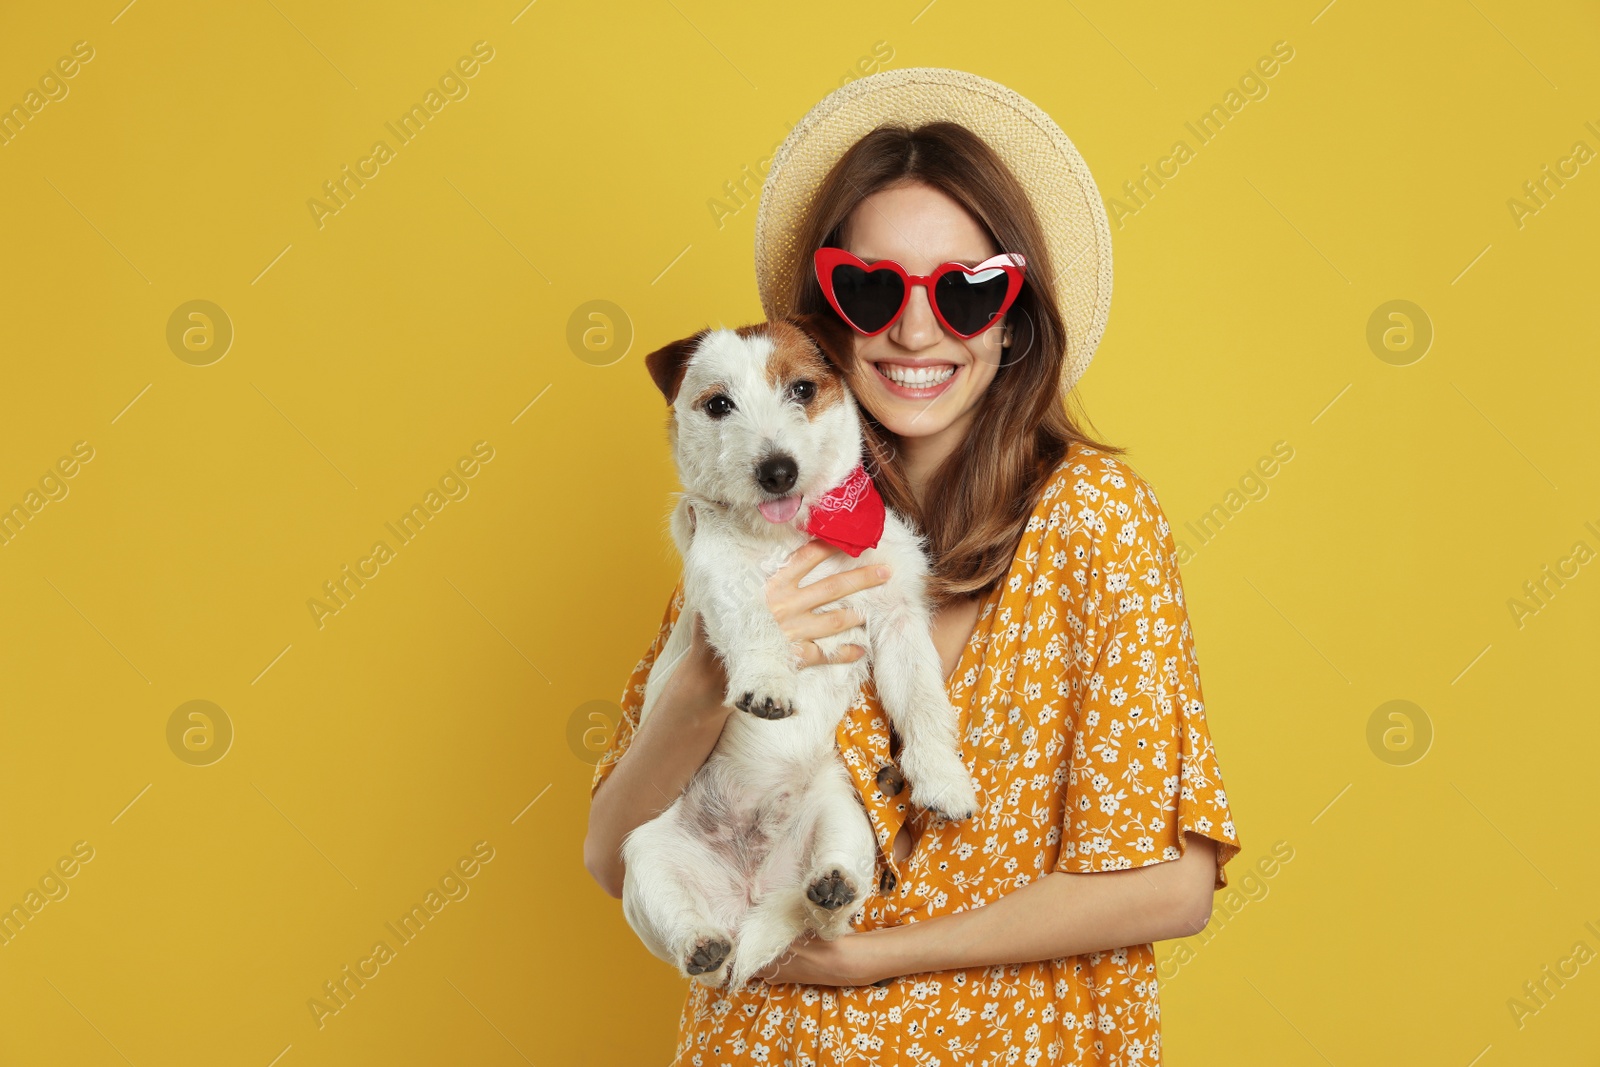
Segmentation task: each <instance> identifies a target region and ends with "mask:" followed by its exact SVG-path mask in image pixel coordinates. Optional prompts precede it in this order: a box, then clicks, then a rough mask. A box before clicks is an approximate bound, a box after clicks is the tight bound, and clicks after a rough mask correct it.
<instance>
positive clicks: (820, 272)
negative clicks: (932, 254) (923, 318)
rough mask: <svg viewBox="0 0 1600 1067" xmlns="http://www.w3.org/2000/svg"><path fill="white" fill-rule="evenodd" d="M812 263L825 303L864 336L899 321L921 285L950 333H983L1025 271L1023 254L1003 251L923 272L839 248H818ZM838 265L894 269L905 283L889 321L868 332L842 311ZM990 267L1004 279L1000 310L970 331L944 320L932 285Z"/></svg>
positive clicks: (1011, 299) (966, 336)
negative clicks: (948, 276) (949, 276)
mask: <svg viewBox="0 0 1600 1067" xmlns="http://www.w3.org/2000/svg"><path fill="white" fill-rule="evenodd" d="M812 264H813V266H814V268H815V270H816V275H817V284H818V285H820V286H821V287H822V295H823V296H825V297H827V299H828V303H829V304H830V305H831V306H832V307H833V310H834V311H836V312H837V313H838V315H839V317H840V318H841V319H843V320H844V321H845V323H846V324H847V325H848V326H849V327H850V328H851V329H852V330H854V331H855V332H856V333H859V334H861V335H862V336H863V337H876V336H878V334H880V333H882V332H883V331H884V330H887V329H888V328H889V327H891V326H893V325H894V324H895V323H897V322H899V321H900V316H901V315H904V314H905V311H906V305H907V304H909V303H911V289H912V287H913V286H917V285H920V286H922V287H923V288H924V289H926V290H927V291H928V306H929V307H931V308H933V316H934V318H936V319H938V320H939V325H941V326H943V327H944V328H945V329H946V330H948V331H949V332H950V333H953V334H955V335H956V336H957V337H959V338H961V339H962V340H965V341H970V340H971V339H972V338H974V337H976V336H978V335H979V334H980V333H983V332H984V331H985V330H992V329H993V328H994V325H995V323H997V322H999V321H1000V320H1001V319H1003V318H1005V314H1006V312H1007V311H1010V310H1011V305H1012V304H1013V303H1015V302H1016V299H1017V294H1018V293H1020V292H1022V282H1023V279H1024V274H1025V272H1026V270H1027V262H1026V260H1024V259H1023V258H1022V254H1021V253H1020V252H1002V253H1000V254H999V255H998V256H995V257H993V258H991V259H986V260H984V261H983V262H982V263H979V264H978V265H977V266H976V267H969V266H967V265H966V264H965V263H941V264H939V265H938V266H937V267H935V268H934V270H933V273H932V274H925V275H918V274H910V273H908V272H907V271H906V269H905V268H904V267H902V266H901V265H900V264H898V263H896V262H895V261H894V260H892V259H880V260H878V261H877V262H876V263H867V262H866V261H864V260H862V259H860V258H858V257H856V256H853V255H851V254H850V253H849V252H846V251H845V250H844V249H842V248H819V249H817V251H816V253H815V254H814V255H813V256H812ZM840 266H848V267H858V268H860V269H861V270H863V271H866V272H867V273H868V274H870V273H872V272H873V271H878V270H887V271H893V272H894V273H895V274H898V275H899V276H900V280H901V281H902V282H904V283H905V293H904V295H903V296H902V297H901V299H900V306H899V307H898V308H896V309H895V313H894V314H893V315H890V316H889V321H888V322H886V323H884V324H883V325H882V326H881V327H879V328H878V329H876V330H873V331H871V332H870V333H869V332H868V331H866V330H863V329H862V328H861V327H859V326H857V325H856V324H855V322H854V321H853V320H852V319H851V318H850V316H849V315H846V314H845V313H844V309H843V308H841V307H840V306H839V300H838V297H837V296H835V295H834V291H833V271H834V268H835V267H840ZM990 270H1003V271H1005V273H1006V283H1007V285H1006V295H1005V299H1003V300H1002V301H1001V302H1000V310H999V311H997V312H995V315H994V318H992V319H990V320H989V321H988V322H986V323H984V324H983V326H982V327H981V328H979V329H977V330H974V331H973V332H971V333H962V332H961V331H960V330H958V329H956V328H955V327H954V326H952V325H950V323H949V321H947V320H946V319H945V317H944V312H942V311H940V310H939V301H938V300H937V299H935V297H934V294H935V293H936V292H938V290H937V289H936V288H935V285H936V283H937V282H938V281H939V279H940V278H942V277H944V276H945V275H946V274H949V273H951V272H952V271H960V272H961V273H963V274H969V275H970V274H981V273H983V272H984V271H990Z"/></svg>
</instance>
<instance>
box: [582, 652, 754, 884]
mask: <svg viewBox="0 0 1600 1067" xmlns="http://www.w3.org/2000/svg"><path fill="white" fill-rule="evenodd" d="M686 668H691V664H690V663H689V662H688V660H687V658H686V660H685V662H683V663H680V664H679V665H678V669H677V670H675V671H674V672H673V674H672V677H671V678H670V679H669V680H668V681H667V683H666V685H665V686H664V687H663V688H662V690H661V695H660V696H659V697H658V698H657V699H656V703H655V706H654V707H652V708H651V709H650V714H649V715H648V716H647V717H646V718H645V719H644V721H643V722H642V723H640V725H639V729H638V732H637V733H635V734H634V737H633V740H632V742H631V743H630V744H629V745H628V749H627V753H626V754H625V756H624V757H623V758H622V759H620V760H619V761H618V762H617V765H616V767H614V768H613V769H612V771H611V774H610V776H609V777H608V778H607V779H606V780H605V782H603V783H602V784H601V786H600V789H599V791H598V792H596V793H595V795H594V800H593V801H592V802H591V803H590V805H589V832H588V836H587V837H585V838H584V842H583V862H584V866H585V867H587V868H588V869H589V873H590V874H591V875H593V876H594V880H595V881H596V882H598V883H600V887H601V888H602V889H604V890H605V891H606V892H607V893H610V894H611V895H612V896H614V897H621V896H622V875H623V864H622V841H623V838H625V837H627V836H628V834H629V833H631V832H632V831H633V830H634V829H635V828H637V827H639V826H642V825H644V824H645V823H647V822H649V821H650V820H651V819H653V818H655V817H656V816H657V815H658V814H660V813H661V812H662V811H664V810H666V808H667V806H668V805H670V804H671V803H672V802H673V801H674V800H676V799H677V797H678V794H679V793H681V792H683V789H684V787H685V786H686V785H688V784H689V780H690V779H691V778H693V777H694V774H695V772H696V771H698V770H699V769H700V766H701V765H702V764H703V763H705V761H706V757H707V756H709V755H710V754H711V750H712V749H713V748H715V747H716V744H717V738H719V737H720V736H722V726H723V723H724V722H726V721H727V718H728V708H727V706H726V705H724V704H723V703H722V701H723V694H722V693H721V692H718V691H717V690H716V688H715V684H714V683H715V679H714V678H707V677H705V672H701V671H696V670H694V669H686Z"/></svg>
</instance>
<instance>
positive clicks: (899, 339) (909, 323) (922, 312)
mask: <svg viewBox="0 0 1600 1067" xmlns="http://www.w3.org/2000/svg"><path fill="white" fill-rule="evenodd" d="M943 332H944V327H942V326H940V325H939V320H938V319H937V318H935V317H934V314H933V305H931V304H929V303H928V287H927V286H925V285H914V286H912V287H911V298H910V300H908V301H907V302H906V310H905V313H904V314H903V315H901V316H900V318H899V319H897V320H896V321H895V324H894V325H893V326H892V327H890V329H889V337H890V339H891V340H892V341H894V343H895V344H897V345H899V346H900V347H901V348H904V349H906V350H907V351H908V352H916V351H919V350H921V349H924V348H932V347H933V346H934V345H936V344H938V343H939V341H940V339H941V337H940V335H941V334H942V333H943Z"/></svg>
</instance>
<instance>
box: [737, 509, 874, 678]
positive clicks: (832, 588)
mask: <svg viewBox="0 0 1600 1067" xmlns="http://www.w3.org/2000/svg"><path fill="white" fill-rule="evenodd" d="M837 551H838V549H836V548H834V547H833V546H832V545H830V544H828V543H827V542H826V541H818V540H815V539H813V540H811V541H807V542H806V543H805V544H804V545H801V546H800V548H799V549H797V550H796V551H795V554H794V555H793V556H791V557H790V558H789V562H787V563H785V564H784V565H783V567H782V568H780V569H779V570H778V572H777V573H776V574H774V575H773V576H772V577H771V578H768V579H767V607H768V609H770V610H771V612H772V617H773V618H774V619H776V620H777V623H778V626H779V627H780V628H781V629H782V630H783V635H784V636H785V637H787V638H788V639H789V641H790V642H791V643H792V644H793V645H794V646H796V651H797V652H799V654H800V665H801V666H802V667H820V666H822V665H823V664H827V663H853V662H855V661H856V660H858V659H860V658H861V657H862V656H864V655H866V654H867V650H866V649H865V648H863V647H862V646H860V645H855V644H850V645H844V646H842V647H841V648H840V649H839V650H838V651H837V652H836V653H834V655H833V657H832V658H831V659H830V658H828V657H827V656H825V655H823V652H822V649H821V648H819V647H818V646H817V639H818V638H822V637H831V636H833V635H834V634H838V633H843V632H844V631H845V630H848V629H850V628H852V627H855V626H861V625H864V624H865V623H866V619H865V617H863V616H862V614H861V613H860V612H859V611H857V610H855V609H854V608H848V607H840V608H838V609H836V610H833V611H818V610H817V609H818V608H820V607H822V606H823V605H825V604H831V603H833V602H834V601H835V600H839V599H840V598H842V597H846V596H848V595H850V594H851V593H855V592H858V591H860V590H862V589H871V588H872V587H873V586H878V585H882V584H883V583H884V582H887V581H888V580H889V568H888V567H886V566H883V565H881V564H879V565H876V566H873V565H867V566H861V567H853V568H851V569H850V570H847V571H840V572H839V573H838V574H833V575H829V576H828V577H826V578H822V579H820V580H818V581H815V582H812V583H811V584H809V585H806V586H802V585H801V584H800V580H801V579H802V578H804V577H805V576H806V575H808V574H810V573H811V572H812V570H814V569H815V568H816V566H817V564H819V563H821V562H822V561H823V560H825V559H827V558H828V557H829V556H831V555H832V554H833V553H834V552H837Z"/></svg>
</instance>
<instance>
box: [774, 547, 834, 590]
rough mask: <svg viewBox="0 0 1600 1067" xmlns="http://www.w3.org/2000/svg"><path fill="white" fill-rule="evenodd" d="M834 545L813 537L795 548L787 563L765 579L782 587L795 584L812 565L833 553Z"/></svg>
mask: <svg viewBox="0 0 1600 1067" xmlns="http://www.w3.org/2000/svg"><path fill="white" fill-rule="evenodd" d="M834 551H835V550H834V547H833V546H832V545H830V544H828V542H826V541H819V540H818V539H816V538H815V537H813V538H812V539H811V540H809V541H807V542H806V543H805V544H803V545H801V546H800V547H799V548H797V549H795V551H794V554H793V555H792V556H790V557H789V560H788V562H787V563H785V564H784V565H783V566H781V567H779V568H778V569H777V571H775V572H774V573H773V575H772V577H771V578H769V579H768V580H767V584H768V585H769V586H773V587H776V588H782V587H785V586H790V587H792V586H796V585H799V584H800V579H801V578H804V577H805V576H806V575H808V574H810V573H811V570H812V568H813V567H815V566H816V565H817V564H819V563H821V562H822V561H823V560H825V559H827V558H828V557H829V556H831V555H833V553H834Z"/></svg>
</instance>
